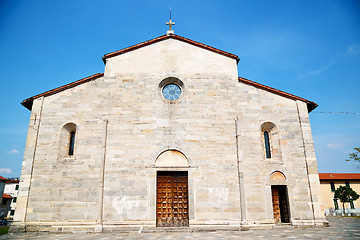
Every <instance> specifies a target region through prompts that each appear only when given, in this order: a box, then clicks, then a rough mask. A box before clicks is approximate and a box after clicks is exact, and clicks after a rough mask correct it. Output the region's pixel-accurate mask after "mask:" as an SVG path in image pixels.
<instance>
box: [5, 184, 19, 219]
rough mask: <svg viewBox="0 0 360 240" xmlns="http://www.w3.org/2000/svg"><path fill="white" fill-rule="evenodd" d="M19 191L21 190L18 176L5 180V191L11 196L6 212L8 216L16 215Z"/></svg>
mask: <svg viewBox="0 0 360 240" xmlns="http://www.w3.org/2000/svg"><path fill="white" fill-rule="evenodd" d="M18 192H19V179H18V178H15V179H9V180H8V181H6V182H5V189H4V193H5V194H7V195H8V196H10V197H11V198H10V200H11V201H10V204H9V208H8V212H7V214H6V216H7V217H8V218H13V217H14V214H15V207H16V202H17V196H18Z"/></svg>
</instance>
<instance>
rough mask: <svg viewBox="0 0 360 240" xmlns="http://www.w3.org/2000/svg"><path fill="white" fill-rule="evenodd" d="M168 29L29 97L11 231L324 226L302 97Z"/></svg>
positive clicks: (312, 106) (306, 106) (233, 58)
mask: <svg viewBox="0 0 360 240" xmlns="http://www.w3.org/2000/svg"><path fill="white" fill-rule="evenodd" d="M238 60H239V59H238V57H237V56H236V55H234V54H231V53H228V52H224V51H222V50H219V49H216V48H213V47H210V46H207V45H205V44H202V43H198V42H195V41H192V40H190V39H187V38H183V37H181V36H178V35H174V34H171V33H170V34H167V35H164V36H161V37H158V38H155V39H152V40H149V41H146V42H143V43H140V44H137V45H134V46H132V47H128V48H125V49H122V50H119V51H116V52H113V53H109V54H106V55H105V56H104V57H103V61H104V63H105V71H104V73H98V74H95V75H92V76H90V77H87V78H84V79H81V80H78V81H75V82H72V83H70V84H67V85H65V86H62V87H59V88H56V89H53V90H50V91H47V92H45V93H42V94H39V95H36V96H34V97H31V98H28V99H26V100H24V101H23V102H22V105H23V106H25V107H26V108H28V109H29V110H31V117H30V123H29V129H28V135H27V141H26V148H25V153H24V160H23V166H22V173H21V180H20V192H19V195H18V202H17V205H16V212H15V222H14V228H13V229H15V230H14V231H54V232H58V231H69V232H71V231H90V232H91V231H93V232H100V231H113V230H118V231H130V230H143V231H145V230H146V229H154V228H161V227H171V228H172V227H182V228H190V229H195V230H196V229H205V230H206V229H241V228H243V227H257V226H273V225H275V224H282V223H290V224H292V225H322V224H323V223H324V222H325V220H324V216H323V213H322V212H321V209H320V205H321V189H320V183H319V177H318V172H317V164H316V157H315V152H314V146H313V140H312V135H311V128H310V123H309V117H308V113H309V112H311V111H312V110H313V109H315V108H316V107H317V105H316V104H315V103H314V102H311V101H308V100H306V99H303V98H301V97H298V96H294V95H292V94H289V93H286V92H283V91H280V90H277V89H273V88H271V87H268V86H265V85H262V84H259V83H256V82H253V81H251V80H248V79H245V78H241V77H238V71H237V63H238Z"/></svg>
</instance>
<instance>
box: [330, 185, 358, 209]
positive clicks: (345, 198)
mask: <svg viewBox="0 0 360 240" xmlns="http://www.w3.org/2000/svg"><path fill="white" fill-rule="evenodd" d="M334 198H337V199H340V202H342V205H343V213H344V214H345V203H347V202H350V201H355V200H356V199H358V198H359V194H357V193H356V192H355V191H354V190H352V188H351V187H348V186H340V187H338V189H336V190H335V193H334Z"/></svg>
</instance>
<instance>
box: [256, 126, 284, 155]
mask: <svg viewBox="0 0 360 240" xmlns="http://www.w3.org/2000/svg"><path fill="white" fill-rule="evenodd" d="M261 132H262V143H263V146H264V156H265V158H266V159H272V160H281V151H280V135H279V129H278V127H277V126H276V125H275V124H273V123H272V122H265V123H263V124H262V125H261Z"/></svg>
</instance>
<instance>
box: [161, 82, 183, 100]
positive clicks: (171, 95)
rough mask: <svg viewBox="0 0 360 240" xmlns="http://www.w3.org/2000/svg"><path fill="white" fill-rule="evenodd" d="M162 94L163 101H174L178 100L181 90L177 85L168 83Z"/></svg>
mask: <svg viewBox="0 0 360 240" xmlns="http://www.w3.org/2000/svg"><path fill="white" fill-rule="evenodd" d="M162 94H163V96H164V98H165V99H167V100H170V101H174V100H176V99H179V97H180V95H181V89H180V87H179V86H178V85H176V84H173V83H170V84H168V85H166V86H165V87H164V88H163V89H162Z"/></svg>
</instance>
